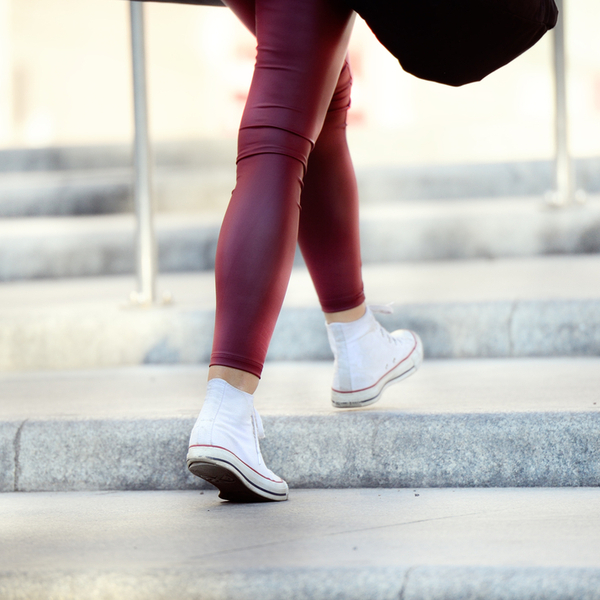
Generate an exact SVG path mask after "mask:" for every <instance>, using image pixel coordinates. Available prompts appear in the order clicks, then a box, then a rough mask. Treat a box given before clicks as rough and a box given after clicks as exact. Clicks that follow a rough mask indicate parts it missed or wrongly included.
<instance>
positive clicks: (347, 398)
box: [331, 331, 423, 408]
mask: <svg viewBox="0 0 600 600" xmlns="http://www.w3.org/2000/svg"><path fill="white" fill-rule="evenodd" d="M411 333H412V335H413V336H414V337H415V347H414V349H413V351H412V352H411V353H410V354H409V355H408V356H407V357H406V358H405V359H404V360H403V361H402V362H399V363H398V364H397V365H396V366H395V367H394V368H393V369H391V370H390V371H388V372H387V373H385V375H383V377H381V379H379V381H377V383H375V384H374V385H372V386H370V387H368V388H364V389H362V390H355V391H350V392H342V391H338V390H334V389H332V390H331V403H332V404H333V406H335V408H362V407H363V406H369V405H370V404H374V403H375V402H377V400H379V398H381V394H383V392H384V390H385V389H386V388H387V387H388V386H390V385H393V384H394V383H400V381H402V380H403V379H406V378H407V377H410V376H411V375H413V374H414V373H416V372H417V369H418V368H419V367H420V366H421V364H422V363H423V343H422V342H421V338H420V337H419V336H418V335H417V334H416V333H414V332H412V331H411ZM392 335H393V333H392Z"/></svg>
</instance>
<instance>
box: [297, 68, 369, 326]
mask: <svg viewBox="0 0 600 600" xmlns="http://www.w3.org/2000/svg"><path fill="white" fill-rule="evenodd" d="M351 86H352V75H351V73H350V67H349V64H348V62H347V61H346V62H345V63H344V67H343V69H342V72H341V74H340V78H339V81H338V85H337V87H336V90H335V94H334V96H333V99H332V101H331V104H330V106H329V109H328V111H327V117H326V119H325V122H324V124H323V128H322V130H321V134H320V135H319V139H318V140H317V143H316V145H315V148H314V150H313V152H312V154H311V155H310V159H309V161H308V170H307V173H306V176H305V178H304V190H303V192H302V199H301V206H302V209H301V212H300V228H299V235H298V242H299V244H300V249H301V251H302V255H303V257H304V260H305V262H306V265H307V267H308V270H309V272H310V275H311V278H312V280H313V282H314V285H315V289H316V290H317V295H318V297H319V301H320V303H321V308H322V309H323V311H324V312H325V316H326V320H327V321H328V322H332V321H353V320H355V319H358V318H360V317H361V316H362V315H363V314H364V311H365V306H364V299H365V296H364V292H363V283H362V275H361V257H360V237H359V219H358V189H357V185H356V177H355V175H354V167H353V165H352V159H351V158H350V151H349V149H348V143H347V141H346V116H347V113H348V109H349V107H350V89H351Z"/></svg>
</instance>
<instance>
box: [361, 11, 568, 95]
mask: <svg viewBox="0 0 600 600" xmlns="http://www.w3.org/2000/svg"><path fill="white" fill-rule="evenodd" d="M350 4H351V5H352V8H353V9H354V10H355V11H356V12H357V13H358V14H359V15H360V16H361V17H362V18H363V19H364V20H365V21H366V23H367V25H368V26H369V27H370V28H371V30H372V31H373V33H374V34H375V35H376V36H377V38H378V39H379V41H380V42H381V43H382V44H383V45H384V46H385V47H386V48H387V49H388V50H389V51H390V52H391V53H392V54H393V55H394V56H395V57H396V58H397V59H398V60H399V61H400V64H401V66H402V68H403V69H404V70H405V71H407V72H408V73H411V74H412V75H415V76H416V77H420V78H421V79H428V80H430V81H437V82H439V83H445V84H447V85H454V86H459V85H464V84H465V83H472V82H473V81H480V80H481V79H483V78H484V77H485V76H486V75H489V74H490V73H491V72H492V71H495V70H496V69H499V68H500V67H502V66H504V65H505V64H507V63H509V62H510V61H511V60H513V59H515V58H516V57H517V56H519V55H520V54H522V53H523V52H525V50H527V49H529V48H531V46H533V45H534V44H535V43H536V42H537V41H538V40H539V39H540V38H541V37H542V36H543V35H544V34H545V33H546V31H548V30H549V29H552V28H553V27H554V26H555V25H556V19H557V17H558V9H557V7H556V4H555V3H554V0H350Z"/></svg>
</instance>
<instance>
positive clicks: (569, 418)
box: [0, 357, 600, 492]
mask: <svg viewBox="0 0 600 600" xmlns="http://www.w3.org/2000/svg"><path fill="white" fill-rule="evenodd" d="M206 376H207V367H206V366H144V367H134V368H121V369H109V370H91V371H75V372H56V371H54V372H37V373H15V374H8V373H4V374H2V375H0V397H1V398H2V403H1V405H0V439H1V451H0V457H2V458H1V460H2V463H3V464H2V465H1V466H2V468H1V469H0V478H1V480H0V490H2V491H5V492H10V491H24V492H37V491H76V490H80V491H81V490H153V489H167V490H169V489H194V488H201V489H206V488H209V487H210V486H209V485H208V484H206V483H204V482H203V481H202V480H200V479H197V478H195V477H193V476H192V475H191V474H190V473H189V472H188V471H187V470H186V468H185V455H186V451H187V443H188V438H189V432H190V431H191V428H192V425H193V423H194V421H195V418H196V416H197V413H198V410H199V408H200V405H201V400H202V398H203V393H204V389H205V381H206ZM331 377H332V364H331V362H314V363H310V362H309V363H294V362H287V363H286V362H282V363H275V362H273V363H267V366H266V368H265V371H264V373H263V378H262V381H261V385H260V386H259V389H258V391H257V393H256V407H257V409H258V410H259V412H260V413H261V416H262V417H263V422H264V426H265V431H266V434H267V437H266V439H264V440H263V441H262V442H261V447H262V450H263V455H264V457H265V461H266V462H267V464H268V465H269V466H270V468H272V469H273V470H274V471H275V472H276V473H278V474H279V475H281V476H282V477H284V478H285V479H286V480H287V481H288V483H289V484H290V486H291V487H292V488H353V487H371V488H373V487H374V488H395V487H564V486H600V444H599V443H598V439H599V436H600V394H599V391H598V390H600V358H598V357H588V358H546V359H531V358H530V359H496V360H492V359H486V360H483V359H479V360H447V361H435V360H429V361H425V363H424V365H423V367H422V369H421V370H420V371H419V372H418V373H417V374H415V375H414V376H413V377H411V378H409V379H407V380H406V381H404V382H402V383H401V384H399V385H396V386H392V387H391V388H390V389H388V390H387V391H386V393H385V395H384V397H383V398H382V399H381V400H380V401H379V402H378V403H376V404H374V405H373V406H371V407H368V408H366V409H362V410H339V409H334V408H333V407H332V406H331V403H330V386H331Z"/></svg>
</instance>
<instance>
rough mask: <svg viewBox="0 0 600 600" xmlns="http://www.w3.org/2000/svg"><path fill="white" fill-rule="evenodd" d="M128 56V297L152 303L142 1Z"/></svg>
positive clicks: (134, 10) (136, 6) (134, 14)
mask: <svg viewBox="0 0 600 600" xmlns="http://www.w3.org/2000/svg"><path fill="white" fill-rule="evenodd" d="M129 7H130V11H131V50H132V52H131V56H132V66H133V104H134V120H135V144H134V169H135V191H134V195H135V214H136V271H137V285H138V289H137V293H136V292H133V293H132V299H133V300H134V301H135V302H137V303H138V304H153V303H154V302H155V300H156V271H157V268H156V264H157V255H158V252H157V248H156V238H155V235H154V223H153V217H154V215H153V208H154V207H153V203H152V162H151V153H150V142H149V138H148V105H147V95H146V65H145V52H144V5H143V2H137V1H130V2H129Z"/></svg>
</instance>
